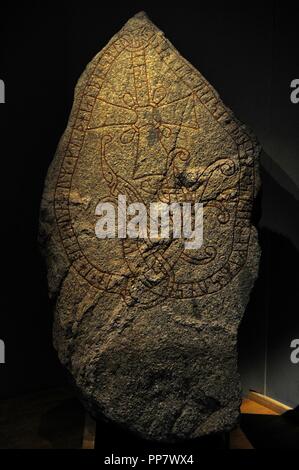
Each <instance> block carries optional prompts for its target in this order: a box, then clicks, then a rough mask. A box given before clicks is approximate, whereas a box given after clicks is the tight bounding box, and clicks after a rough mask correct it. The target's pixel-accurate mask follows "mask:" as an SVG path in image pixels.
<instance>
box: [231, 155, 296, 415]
mask: <svg viewBox="0 0 299 470" xmlns="http://www.w3.org/2000/svg"><path fill="white" fill-rule="evenodd" d="M265 158H266V161H267V163H269V157H268V156H265V155H264V156H262V161H263V160H265ZM282 173H283V172H282V170H280V172H277V170H276V177H277V176H281V174H282ZM272 174H273V172H272ZM261 178H262V190H261V193H260V198H259V200H258V201H257V206H258V207H257V211H256V214H255V218H256V219H258V218H259V223H258V224H257V225H258V228H259V241H260V246H261V250H262V255H261V262H260V270H259V277H258V279H257V281H256V283H255V286H254V289H253V290H252V293H251V298H250V302H249V304H248V307H247V309H246V313H245V316H244V319H243V321H242V324H241V327H240V332H239V367H240V372H241V379H242V384H243V391H244V393H247V392H248V390H249V389H252V390H255V391H258V392H260V393H263V394H265V395H268V396H270V397H272V398H274V399H276V400H278V401H281V402H283V403H285V404H287V405H290V406H296V405H298V402H299V365H298V364H293V363H292V362H291V352H292V350H291V347H290V345H291V342H292V340H293V339H296V338H299V312H298V307H297V306H298V303H299V277H298V266H299V253H298V242H299V234H298V225H299V224H298V221H297V219H298V213H299V212H298V209H299V207H298V205H299V204H298V201H297V200H296V199H295V198H294V197H293V195H292V194H290V193H289V192H288V191H287V190H286V189H284V188H285V187H286V184H285V183H287V181H286V180H287V176H286V175H285V174H284V179H283V181H284V188H283V187H282V186H281V185H280V184H279V183H278V182H277V181H276V179H274V178H273V177H272V176H271V175H270V174H269V172H268V171H266V170H265V168H264V167H262V168H261ZM279 181H282V180H281V178H279ZM292 184H293V183H292ZM292 192H293V191H292ZM260 215H261V217H260Z"/></svg>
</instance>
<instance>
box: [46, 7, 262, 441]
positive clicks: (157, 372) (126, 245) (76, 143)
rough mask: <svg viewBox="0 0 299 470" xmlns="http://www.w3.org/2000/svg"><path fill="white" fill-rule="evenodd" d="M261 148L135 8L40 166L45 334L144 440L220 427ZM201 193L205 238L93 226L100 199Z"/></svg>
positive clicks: (252, 269)
mask: <svg viewBox="0 0 299 470" xmlns="http://www.w3.org/2000/svg"><path fill="white" fill-rule="evenodd" d="M259 152H260V148H259V145H258V143H257V142H256V139H255V138H254V136H253V135H252V133H251V132H250V131H249V130H248V129H247V128H246V127H245V126H244V125H242V124H240V122H238V121H237V120H236V118H235V117H234V116H233V114H232V112H231V111H230V110H229V109H227V108H226V107H225V106H224V105H223V103H222V102H221V100H220V98H219V96H218V94H217V92H216V91H215V90H214V89H213V87H212V86H211V85H210V84H209V83H208V82H207V81H206V79H205V78H204V77H203V76H202V75H201V74H200V73H199V72H198V71H197V70H196V69H195V68H194V67H193V66H192V65H190V64H189V63H188V62H187V61H186V60H185V59H184V58H182V57H181V56H180V54H179V53H178V52H177V51H176V49H175V48H174V47H173V46H172V44H171V43H170V42H169V41H168V40H167V39H166V38H165V37H164V35H163V33H162V32H161V31H160V30H159V29H158V28H157V27H156V26H155V25H154V24H153V23H152V22H151V21H150V20H149V19H148V18H147V16H146V15H145V14H144V13H139V14H138V15H136V16H134V17H133V18H132V19H130V20H129V21H128V22H127V23H126V25H125V26H124V27H123V28H122V29H121V31H120V32H119V33H118V34H116V35H115V36H114V37H113V38H112V39H111V41H110V42H109V43H108V45H107V46H106V47H105V48H104V49H103V50H102V51H101V52H99V53H98V54H97V55H96V56H95V57H94V59H93V60H92V61H91V62H90V63H89V64H88V66H87V68H86V70H85V71H84V73H83V74H82V76H81V78H80V79H79V81H78V84H77V86H76V90H75V97H74V104H73V108H72V111H71V114H70V118H69V122H68V125H67V128H66V130H65V132H64V134H63V136H62V138H61V141H60V143H59V146H58V149H57V152H56V155H55V157H54V159H53V162H52V164H51V166H50V168H49V171H48V175H47V179H46V183H45V189H44V194H43V199H42V204H41V213H40V243H41V246H42V250H43V253H44V256H45V258H46V261H47V269H48V285H49V293H50V296H51V297H52V299H53V302H54V304H55V320H54V344H55V348H56V350H57V352H58V355H59V358H60V361H61V362H62V364H63V365H64V366H65V367H66V368H67V369H68V371H69V372H70V374H71V376H72V378H73V380H74V383H75V384H76V387H77V389H78V391H79V392H80V395H81V396H82V400H83V401H84V403H85V405H86V407H87V408H88V409H89V410H90V412H91V413H92V414H93V415H94V416H96V417H103V418H104V419H107V420H111V421H112V422H114V423H116V424H119V425H121V426H124V427H125V428H127V429H130V430H131V431H133V432H135V433H137V434H138V435H141V436H143V437H145V438H147V439H153V440H158V441H178V440H184V439H190V438H195V437H199V436H203V435H208V434H211V433H215V432H222V431H226V430H229V429H231V428H232V427H233V426H234V425H235V423H236V421H237V419H238V416H239V405H240V381H239V374H238V371H237V333H238V327H239V324H240V321H241V319H242V316H243V313H244V310H245V307H246V305H247V302H248V298H249V294H250V290H251V288H252V286H253V283H254V280H255V278H256V276H257V270H258V262H259V247H258V241H257V232H256V229H255V227H254V226H253V225H252V223H251V213H252V208H253V203H254V199H255V197H256V194H257V191H258V187H259V177H258V169H257V167H258V156H259ZM119 194H122V195H125V196H126V197H127V201H128V203H133V202H140V201H142V202H143V203H144V204H145V205H148V204H149V203H150V202H161V203H172V202H178V203H180V204H181V203H183V202H196V201H197V202H201V203H202V204H203V207H204V217H203V226H204V237H203V245H202V247H201V248H199V249H196V250H186V249H185V247H184V246H185V245H184V240H182V239H174V238H170V239H168V240H165V239H157V240H149V239H129V238H122V239H119V238H115V239H113V238H107V239H99V238H97V237H96V235H95V224H96V221H97V217H96V215H95V212H96V207H97V204H98V203H99V201H106V202H110V203H111V204H113V205H114V206H116V205H117V201H118V199H117V198H118V195H119Z"/></svg>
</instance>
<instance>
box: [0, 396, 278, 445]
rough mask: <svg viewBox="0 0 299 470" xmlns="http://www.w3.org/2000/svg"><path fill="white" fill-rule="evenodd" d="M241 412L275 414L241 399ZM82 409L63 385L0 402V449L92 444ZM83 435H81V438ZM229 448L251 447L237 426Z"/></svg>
mask: <svg viewBox="0 0 299 470" xmlns="http://www.w3.org/2000/svg"><path fill="white" fill-rule="evenodd" d="M241 412H242V413H249V414H260V415H261V414H276V413H274V412H273V411H271V410H269V409H268V408H266V407H264V406H262V405H260V404H258V403H255V402H253V401H251V400H249V399H244V400H243V403H242V407H241ZM91 434H92V430H91V428H90V424H89V429H86V426H85V412H84V409H83V407H82V406H81V404H80V402H79V401H78V400H77V398H76V397H75V396H74V394H73V392H72V391H71V390H70V389H67V388H59V389H54V390H47V391H42V392H38V393H33V394H28V395H26V396H23V397H18V398H13V399H8V400H2V401H0V448H1V449H80V448H82V443H83V440H84V447H85V448H88V447H92V444H91V442H92V435H91ZM83 436H85V438H84V439H83ZM230 448H231V449H253V447H252V445H251V444H250V442H249V440H248V439H247V438H246V436H245V434H244V433H243V431H242V430H241V428H240V427H238V428H237V429H235V430H234V431H232V432H231V434H230Z"/></svg>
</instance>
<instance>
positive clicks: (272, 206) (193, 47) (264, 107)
mask: <svg viewBox="0 0 299 470" xmlns="http://www.w3.org/2000/svg"><path fill="white" fill-rule="evenodd" d="M111 4H112V2H111ZM113 4H114V6H107V5H108V2H106V3H105V5H104V2H89V1H84V2H80V5H76V4H75V3H74V2H71V1H70V2H66V3H63V2H59V3H57V4H55V3H54V2H49V3H47V2H29V1H28V2H24V4H23V5H22V6H17V5H16V4H14V3H12V4H10V6H9V5H5V2H1V17H0V51H1V55H0V79H3V80H4V81H5V85H6V104H1V105H0V117H1V128H0V129H1V130H0V133H1V142H0V145H1V191H2V194H1V219H0V220H1V235H2V237H3V241H2V244H1V251H0V253H1V268H2V269H1V272H2V278H1V279H2V280H1V287H2V293H1V298H0V300H1V315H0V338H1V339H3V340H4V341H5V345H6V364H5V365H0V396H2V397H7V396H13V395H17V394H21V393H24V392H27V391H30V390H35V389H41V388H45V387H49V386H55V385H57V384H60V383H62V382H63V380H64V374H63V371H62V369H61V367H60V365H59V363H58V360H57V358H56V355H55V351H54V350H53V348H52V346H51V324H52V312H51V305H50V302H49V300H48V297H47V286H46V273H45V268H44V264H43V261H42V260H41V258H40V256H39V252H38V247H37V241H36V239H37V228H38V212H39V203H40V198H41V194H42V189H43V181H44V177H45V174H46V171H47V167H48V165H49V163H50V161H51V159H52V157H53V154H54V152H55V148H56V145H57V143H58V140H59V138H60V136H61V134H62V132H63V130H64V128H65V126H66V123H67V118H68V115H69V112H70V107H71V103H72V95H73V89H74V86H75V83H76V81H77V79H78V77H79V75H80V74H81V72H82V71H83V69H84V67H85V66H86V64H87V63H88V61H89V60H91V58H92V57H93V56H94V55H95V54H96V53H97V52H98V51H99V50H100V49H101V48H102V47H103V46H104V45H105V44H106V43H107V42H108V40H109V39H110V38H111V36H112V35H113V34H114V33H115V32H117V31H118V30H119V29H120V28H121V27H122V25H123V24H124V22H125V21H126V20H127V19H128V18H129V17H131V16H132V15H133V14H135V13H137V12H138V11H140V10H145V11H146V12H147V13H148V15H149V16H150V17H151V19H152V20H153V21H154V22H155V23H156V24H157V25H158V26H159V27H160V28H161V29H162V30H163V31H164V32H165V34H166V36H167V37H168V38H169V39H170V40H171V41H172V42H173V43H174V45H175V46H176V48H177V49H178V50H179V51H180V52H181V53H182V55H183V56H184V57H185V58H187V59H188V60H189V61H190V62H191V63H192V64H193V65H194V66H195V67H197V68H198V69H199V70H200V71H201V72H202V73H203V75H204V76H205V77H206V78H207V79H208V80H209V81H210V83H211V84H212V85H213V86H214V87H215V88H216V89H217V90H218V92H219V93H220V95H221V97H222V99H223V100H224V102H225V103H226V104H227V105H228V106H229V107H230V108H232V109H233V110H234V112H235V114H236V115H237V117H239V119H240V120H241V121H244V122H246V123H247V124H248V125H249V126H250V127H251V128H252V129H253V130H254V132H255V133H256V135H257V136H258V138H259V140H260V142H261V143H262V145H263V148H264V153H263V155H262V178H263V192H262V194H261V198H260V216H261V219H260V222H259V227H260V241H261V245H262V248H263V255H262V263H261V270H260V277H259V280H258V282H257V284H256V286H255V289H254V291H253V293H252V296H251V302H250V305H249V307H248V309H247V313H246V316H245V319H244V321H243V323H242V326H241V329H240V338H239V349H240V370H241V375H242V382H243V386H244V391H246V390H248V388H252V389H255V390H257V391H260V392H262V393H267V394H268V395H270V396H272V397H273V398H276V399H278V400H280V401H283V402H285V403H289V404H290V405H296V404H298V401H299V373H298V372H299V365H294V364H292V363H291V362H290V353H291V350H290V343H291V340H292V339H295V338H299V312H298V287H299V284H298V274H297V272H298V245H299V236H298V226H299V224H298V181H299V165H298V157H299V133H298V124H299V104H298V105H295V104H292V103H291V101H290V82H291V80H293V79H294V78H299V60H298V57H299V54H298V43H299V32H298V30H299V28H298V24H297V21H298V15H296V12H295V11H294V6H293V5H294V4H293V2H274V1H272V2H254V1H251V2H232V1H226V2H221V3H219V4H218V2H213V1H212V2H204V1H201V0H198V1H197V2H194V3H193V2H188V1H185V2H182V4H181V5H183V6H180V7H177V6H175V5H174V4H173V2H169V3H168V2H165V1H164V2H154V1H152V2H143V1H127V2H124V3H118V2H114V3H113ZM219 354H221V351H219Z"/></svg>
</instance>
